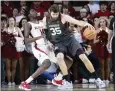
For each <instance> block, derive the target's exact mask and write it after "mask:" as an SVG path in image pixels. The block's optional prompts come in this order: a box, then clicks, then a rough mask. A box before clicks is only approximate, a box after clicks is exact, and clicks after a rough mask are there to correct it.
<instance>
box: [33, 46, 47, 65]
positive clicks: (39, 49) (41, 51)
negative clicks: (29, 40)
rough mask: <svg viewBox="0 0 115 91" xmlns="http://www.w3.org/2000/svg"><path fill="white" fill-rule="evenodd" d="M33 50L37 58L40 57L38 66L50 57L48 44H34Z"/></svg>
mask: <svg viewBox="0 0 115 91" xmlns="http://www.w3.org/2000/svg"><path fill="white" fill-rule="evenodd" d="M32 52H33V54H34V56H35V57H36V59H38V66H40V65H41V64H42V63H43V62H44V61H45V60H46V59H49V57H48V52H47V46H46V45H40V46H35V45H34V44H32Z"/></svg>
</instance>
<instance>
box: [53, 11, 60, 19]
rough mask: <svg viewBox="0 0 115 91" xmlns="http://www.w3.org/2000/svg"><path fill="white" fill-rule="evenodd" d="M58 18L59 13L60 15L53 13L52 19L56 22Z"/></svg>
mask: <svg viewBox="0 0 115 91" xmlns="http://www.w3.org/2000/svg"><path fill="white" fill-rule="evenodd" d="M58 16H59V12H58V13H54V12H51V17H52V19H54V20H56V19H57V18H58Z"/></svg>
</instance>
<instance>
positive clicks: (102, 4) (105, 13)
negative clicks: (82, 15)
mask: <svg viewBox="0 0 115 91" xmlns="http://www.w3.org/2000/svg"><path fill="white" fill-rule="evenodd" d="M107 7H108V2H106V1H100V10H99V11H98V12H97V13H96V14H95V15H94V16H97V17H100V16H106V17H108V16H109V15H110V11H109V10H107Z"/></svg>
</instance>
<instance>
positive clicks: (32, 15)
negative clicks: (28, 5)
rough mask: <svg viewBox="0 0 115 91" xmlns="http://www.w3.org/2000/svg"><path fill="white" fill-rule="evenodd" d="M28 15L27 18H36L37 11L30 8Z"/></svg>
mask: <svg viewBox="0 0 115 91" xmlns="http://www.w3.org/2000/svg"><path fill="white" fill-rule="evenodd" d="M28 16H29V18H36V17H37V12H36V11H35V10H34V9H30V11H29V15H28Z"/></svg>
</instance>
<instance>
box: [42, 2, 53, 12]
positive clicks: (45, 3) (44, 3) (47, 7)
mask: <svg viewBox="0 0 115 91" xmlns="http://www.w3.org/2000/svg"><path fill="white" fill-rule="evenodd" d="M51 3H52V1H42V2H41V6H42V7H43V8H44V9H45V10H47V11H48V9H49V7H50V6H51Z"/></svg>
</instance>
